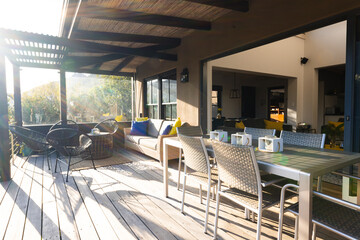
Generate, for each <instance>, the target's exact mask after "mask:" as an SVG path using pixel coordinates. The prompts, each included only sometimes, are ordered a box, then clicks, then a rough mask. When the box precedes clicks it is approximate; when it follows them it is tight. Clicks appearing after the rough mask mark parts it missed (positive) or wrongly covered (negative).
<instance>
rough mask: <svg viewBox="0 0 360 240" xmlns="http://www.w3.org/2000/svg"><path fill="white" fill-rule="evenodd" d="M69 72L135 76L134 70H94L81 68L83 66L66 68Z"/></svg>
mask: <svg viewBox="0 0 360 240" xmlns="http://www.w3.org/2000/svg"><path fill="white" fill-rule="evenodd" d="M65 71H67V72H77V73H92V74H100V75H114V76H125V77H133V76H134V73H133V72H117V73H114V72H113V71H107V70H94V69H81V68H73V69H66V70H65Z"/></svg>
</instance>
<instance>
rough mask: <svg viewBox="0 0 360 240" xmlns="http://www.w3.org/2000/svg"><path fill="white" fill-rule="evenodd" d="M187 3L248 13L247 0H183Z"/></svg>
mask: <svg viewBox="0 0 360 240" xmlns="http://www.w3.org/2000/svg"><path fill="white" fill-rule="evenodd" d="M185 1H187V2H194V3H200V4H203V5H209V6H213V7H219V8H225V9H230V10H234V11H239V12H248V11H249V1H248V0H185Z"/></svg>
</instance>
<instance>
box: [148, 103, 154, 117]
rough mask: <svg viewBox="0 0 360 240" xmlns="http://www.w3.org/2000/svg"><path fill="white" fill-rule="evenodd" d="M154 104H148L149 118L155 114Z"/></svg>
mask: <svg viewBox="0 0 360 240" xmlns="http://www.w3.org/2000/svg"><path fill="white" fill-rule="evenodd" d="M153 110H154V109H153V106H148V112H149V118H154V116H153Z"/></svg>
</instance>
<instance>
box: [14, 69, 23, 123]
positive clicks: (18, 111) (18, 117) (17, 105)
mask: <svg viewBox="0 0 360 240" xmlns="http://www.w3.org/2000/svg"><path fill="white" fill-rule="evenodd" d="M13 72H14V112H15V124H16V126H22V108H21V88H20V68H19V66H16V65H13Z"/></svg>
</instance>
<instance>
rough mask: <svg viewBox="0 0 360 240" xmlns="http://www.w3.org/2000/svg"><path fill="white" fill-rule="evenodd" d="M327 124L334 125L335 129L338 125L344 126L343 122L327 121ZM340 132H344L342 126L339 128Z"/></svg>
mask: <svg viewBox="0 0 360 240" xmlns="http://www.w3.org/2000/svg"><path fill="white" fill-rule="evenodd" d="M328 124H332V125H334V126H335V127H337V126H339V125H340V124H344V123H343V122H333V121H329V122H328ZM340 130H341V131H344V126H342V127H341V128H340Z"/></svg>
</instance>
